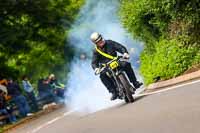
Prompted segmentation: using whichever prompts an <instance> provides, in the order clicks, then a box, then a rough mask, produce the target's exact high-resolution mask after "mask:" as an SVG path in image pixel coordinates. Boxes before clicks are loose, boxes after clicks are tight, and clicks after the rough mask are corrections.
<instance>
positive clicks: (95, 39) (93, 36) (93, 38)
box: [90, 32, 103, 43]
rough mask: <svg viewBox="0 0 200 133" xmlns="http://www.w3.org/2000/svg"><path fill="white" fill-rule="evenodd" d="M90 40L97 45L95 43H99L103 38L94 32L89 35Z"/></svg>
mask: <svg viewBox="0 0 200 133" xmlns="http://www.w3.org/2000/svg"><path fill="white" fill-rule="evenodd" d="M90 39H91V41H92V42H93V43H97V42H99V41H101V40H102V39H103V37H102V36H101V34H99V33H97V32H94V33H92V34H91V36H90Z"/></svg>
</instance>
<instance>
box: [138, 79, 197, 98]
mask: <svg viewBox="0 0 200 133" xmlns="http://www.w3.org/2000/svg"><path fill="white" fill-rule="evenodd" d="M199 82H200V80H196V81H191V82H188V83H184V84H180V85H175V86H172V87H168V88H167V87H166V89H162V90H159V91H154V92H150V93H144V94H136V95H135V96H136V97H141V96H147V95H152V94H157V93H162V92H165V91H169V90H173V89H176V88H179V87H183V86H187V85H191V84H195V83H199Z"/></svg>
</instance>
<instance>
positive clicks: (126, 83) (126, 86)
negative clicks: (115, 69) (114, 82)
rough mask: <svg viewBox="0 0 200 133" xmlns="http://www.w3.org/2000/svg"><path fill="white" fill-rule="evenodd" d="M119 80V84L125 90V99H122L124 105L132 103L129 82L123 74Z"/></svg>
mask: <svg viewBox="0 0 200 133" xmlns="http://www.w3.org/2000/svg"><path fill="white" fill-rule="evenodd" d="M119 79H120V81H121V83H122V85H123V87H124V89H125V93H126V96H125V99H124V100H125V102H126V103H129V102H130V103H132V102H134V98H133V96H132V92H131V90H130V87H131V85H130V83H129V81H128V80H127V78H126V76H125V75H124V74H120V75H119Z"/></svg>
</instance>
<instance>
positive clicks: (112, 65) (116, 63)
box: [109, 61, 119, 69]
mask: <svg viewBox="0 0 200 133" xmlns="http://www.w3.org/2000/svg"><path fill="white" fill-rule="evenodd" d="M109 66H110V68H111V69H115V68H117V67H118V66H119V64H118V62H117V61H113V62H112V63H110V65H109Z"/></svg>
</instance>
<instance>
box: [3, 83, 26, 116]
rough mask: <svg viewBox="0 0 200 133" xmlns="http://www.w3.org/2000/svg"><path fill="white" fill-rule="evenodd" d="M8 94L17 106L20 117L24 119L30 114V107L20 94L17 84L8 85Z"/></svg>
mask: <svg viewBox="0 0 200 133" xmlns="http://www.w3.org/2000/svg"><path fill="white" fill-rule="evenodd" d="M7 89H8V94H9V95H11V96H12V99H13V101H14V103H15V104H16V105H17V107H18V109H19V112H20V115H21V116H22V117H25V116H26V115H27V114H28V113H29V112H30V107H29V105H28V103H27V100H26V98H25V97H24V96H23V95H22V94H21V92H20V87H19V85H18V84H17V83H14V82H13V83H8V86H7Z"/></svg>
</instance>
